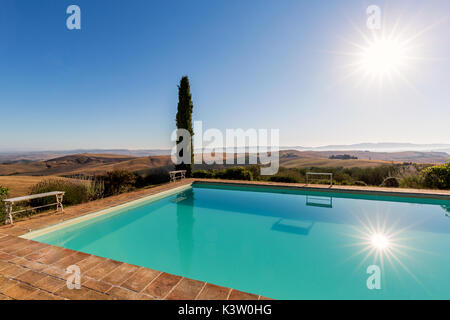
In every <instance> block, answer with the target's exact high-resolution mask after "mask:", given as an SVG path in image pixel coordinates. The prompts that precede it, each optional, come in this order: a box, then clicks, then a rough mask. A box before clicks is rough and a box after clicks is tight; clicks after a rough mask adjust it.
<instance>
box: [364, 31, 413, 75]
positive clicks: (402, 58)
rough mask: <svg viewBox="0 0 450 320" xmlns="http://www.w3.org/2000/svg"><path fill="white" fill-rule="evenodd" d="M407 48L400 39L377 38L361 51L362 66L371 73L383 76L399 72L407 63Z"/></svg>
mask: <svg viewBox="0 0 450 320" xmlns="http://www.w3.org/2000/svg"><path fill="white" fill-rule="evenodd" d="M405 51H406V48H405V46H404V45H402V43H401V42H400V41H396V40H393V39H388V38H386V39H376V40H374V41H373V42H371V43H370V44H369V45H368V46H367V47H365V48H364V49H363V50H362V52H361V61H360V63H361V67H362V69H363V70H364V71H365V72H366V73H367V74H369V75H372V76H382V75H385V74H392V73H393V72H399V71H400V69H401V67H402V66H404V65H405V64H406V63H407V60H408V57H407V56H406V53H405Z"/></svg>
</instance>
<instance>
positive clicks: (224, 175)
mask: <svg viewBox="0 0 450 320" xmlns="http://www.w3.org/2000/svg"><path fill="white" fill-rule="evenodd" d="M215 177H216V178H219V179H229V180H253V175H252V173H251V172H250V171H249V170H247V169H245V168H243V167H234V168H228V169H225V170H221V171H217V172H216V174H215Z"/></svg>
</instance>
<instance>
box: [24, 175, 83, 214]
mask: <svg viewBox="0 0 450 320" xmlns="http://www.w3.org/2000/svg"><path fill="white" fill-rule="evenodd" d="M52 191H64V192H65V194H64V199H63V204H64V205H66V206H71V205H75V204H80V203H84V202H87V201H89V187H88V184H87V183H85V182H82V181H76V180H63V179H48V180H44V181H41V182H39V183H38V184H35V185H34V186H32V187H31V189H30V194H37V193H46V192H52ZM54 202H55V199H54V198H53V197H48V198H42V199H33V200H31V206H33V207H39V206H44V205H47V204H51V203H54Z"/></svg>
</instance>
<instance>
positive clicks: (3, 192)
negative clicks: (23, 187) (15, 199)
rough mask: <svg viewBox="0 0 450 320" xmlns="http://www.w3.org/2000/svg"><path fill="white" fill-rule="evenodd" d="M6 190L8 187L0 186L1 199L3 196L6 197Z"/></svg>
mask: <svg viewBox="0 0 450 320" xmlns="http://www.w3.org/2000/svg"><path fill="white" fill-rule="evenodd" d="M8 192H9V190H8V188H6V187H2V186H0V198H2V199H3V197H5V198H6V197H7V196H8Z"/></svg>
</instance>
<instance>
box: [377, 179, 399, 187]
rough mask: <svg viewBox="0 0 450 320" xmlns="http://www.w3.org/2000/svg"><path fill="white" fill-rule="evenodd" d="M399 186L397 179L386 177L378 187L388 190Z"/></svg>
mask: <svg viewBox="0 0 450 320" xmlns="http://www.w3.org/2000/svg"><path fill="white" fill-rule="evenodd" d="M399 186H400V183H399V182H398V179H397V178H395V177H387V178H386V179H384V181H383V183H382V184H381V185H380V187H388V188H398V187H399Z"/></svg>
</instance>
